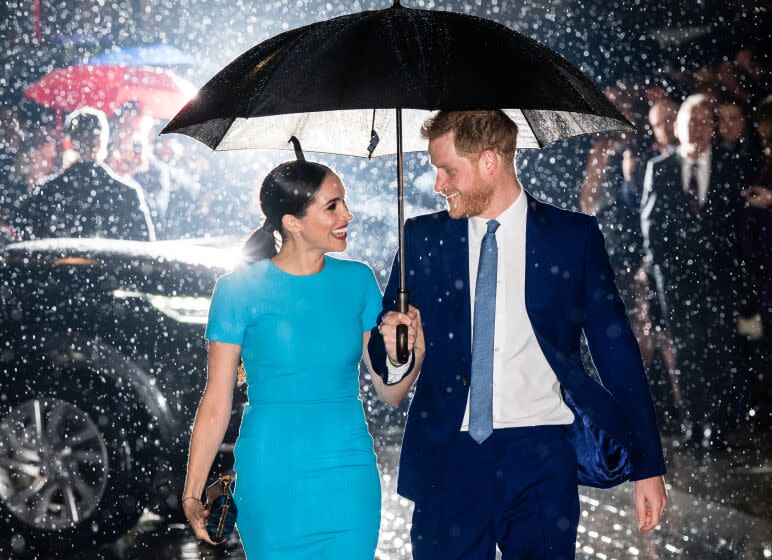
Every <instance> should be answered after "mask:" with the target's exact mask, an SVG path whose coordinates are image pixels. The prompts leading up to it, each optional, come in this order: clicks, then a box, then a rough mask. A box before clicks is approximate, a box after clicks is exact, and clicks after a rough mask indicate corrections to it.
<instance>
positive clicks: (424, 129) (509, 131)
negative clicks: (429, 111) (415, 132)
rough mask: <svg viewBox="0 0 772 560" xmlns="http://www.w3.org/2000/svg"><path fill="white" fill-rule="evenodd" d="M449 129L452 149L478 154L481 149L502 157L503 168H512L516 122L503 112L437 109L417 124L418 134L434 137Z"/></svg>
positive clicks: (471, 154) (428, 138) (461, 152)
mask: <svg viewBox="0 0 772 560" xmlns="http://www.w3.org/2000/svg"><path fill="white" fill-rule="evenodd" d="M450 131H453V133H454V135H455V138H454V144H455V147H456V151H457V152H458V153H459V154H460V155H462V156H464V157H469V156H475V157H478V156H479V155H480V154H481V153H482V152H483V151H484V150H493V151H494V152H496V153H498V154H501V156H503V159H504V162H505V164H506V165H507V168H509V169H514V167H515V150H516V149H517V132H518V131H517V125H516V124H515V123H514V122H512V119H510V118H509V117H508V116H507V115H506V114H505V113H504V111H501V110H499V109H496V110H493V111H440V112H439V113H437V114H436V115H434V116H433V117H431V118H429V119H427V120H426V122H425V123H424V124H423V125H422V126H421V136H423V137H424V138H425V139H427V140H430V141H431V140H434V139H435V138H437V137H439V136H442V135H443V134H445V133H447V132H450Z"/></svg>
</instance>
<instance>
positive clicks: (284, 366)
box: [206, 256, 381, 560]
mask: <svg viewBox="0 0 772 560" xmlns="http://www.w3.org/2000/svg"><path fill="white" fill-rule="evenodd" d="M380 310H381V293H380V290H379V288H378V284H377V283H376V281H375V276H374V275H373V272H372V270H370V268H369V267H368V266H367V265H365V264H363V263H360V262H356V261H345V260H340V259H335V258H332V257H329V256H328V257H325V260H324V267H323V268H322V270H321V271H320V272H318V273H316V274H311V275H307V276H297V275H293V274H289V273H287V272H284V271H283V270H281V269H280V268H278V267H277V266H276V265H275V264H273V262H271V261H270V260H262V261H258V262H256V263H254V264H251V265H249V266H245V267H243V268H240V269H238V270H236V271H234V272H232V273H230V274H227V275H225V276H223V277H221V278H220V279H219V280H218V281H217V285H216V286H215V289H214V295H213V296H212V304H211V308H210V310H209V322H208V324H207V329H206V338H207V339H208V340H215V341H219V342H228V343H231V344H240V345H241V347H242V348H241V351H242V358H243V360H244V367H245V369H246V373H247V387H248V388H247V394H248V396H249V403H248V404H247V405H246V408H245V410H244V416H243V418H242V420H241V429H240V431H239V437H238V440H237V441H236V446H235V450H234V453H235V457H236V463H235V470H236V474H237V479H236V492H235V500H236V504H237V506H238V521H237V527H238V530H239V534H240V535H241V540H242V543H243V545H244V551H245V552H246V555H247V559H248V560H269V559H281V560H292V559H295V558H297V559H300V558H303V559H307V558H314V559H317V560H323V559H330V560H333V559H334V560H346V559H351V560H365V559H367V560H371V559H372V558H373V556H374V555H375V547H376V544H377V542H378V528H379V524H380V505H381V488H380V480H379V478H378V470H377V467H376V464H375V454H374V453H373V440H372V438H371V437H370V434H369V433H368V431H367V425H366V424H365V417H364V411H363V409H362V402H361V401H360V400H359V361H360V358H361V356H362V334H363V333H365V332H367V331H369V330H370V329H371V328H372V327H373V326H374V325H375V320H376V317H377V316H378V313H379V312H380Z"/></svg>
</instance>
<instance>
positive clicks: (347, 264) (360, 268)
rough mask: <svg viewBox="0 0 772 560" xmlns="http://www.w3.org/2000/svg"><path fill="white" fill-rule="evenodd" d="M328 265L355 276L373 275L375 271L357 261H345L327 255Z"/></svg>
mask: <svg viewBox="0 0 772 560" xmlns="http://www.w3.org/2000/svg"><path fill="white" fill-rule="evenodd" d="M327 263H328V264H330V265H331V266H332V268H333V269H337V270H340V271H342V272H347V273H353V274H364V273H368V274H372V273H373V269H371V268H370V265H368V264H367V263H365V262H362V261H357V260H353V259H343V258H339V257H331V256H330V255H327Z"/></svg>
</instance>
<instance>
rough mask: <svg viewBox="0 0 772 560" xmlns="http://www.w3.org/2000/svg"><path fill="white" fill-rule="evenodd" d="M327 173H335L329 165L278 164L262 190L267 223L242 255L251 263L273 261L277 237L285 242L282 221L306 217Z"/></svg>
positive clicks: (308, 162)
mask: <svg viewBox="0 0 772 560" xmlns="http://www.w3.org/2000/svg"><path fill="white" fill-rule="evenodd" d="M328 173H332V170H331V169H330V168H329V167H327V166H326V165H322V164H321V163H314V162H312V161H302V160H298V161H288V162H286V163H282V164H279V165H278V166H276V167H275V168H274V169H273V170H272V171H271V172H270V173H269V174H268V176H267V177H266V178H265V180H264V181H263V185H262V187H261V188H260V208H261V209H262V211H263V215H265V221H264V222H263V225H262V226H260V227H259V228H258V229H256V230H255V231H253V232H252V233H250V234H249V236H248V237H247V238H246V240H245V241H244V246H243V250H242V252H243V254H244V259H245V260H246V261H247V262H248V263H253V262H255V261H259V260H262V259H270V258H271V257H273V256H274V255H275V254H276V253H277V244H276V236H275V233H276V232H278V233H279V234H280V235H281V236H282V239H283V238H284V235H285V232H284V231H283V230H282V223H281V219H282V218H283V217H284V215H286V214H289V215H290V216H295V217H297V218H302V217H303V216H305V215H306V211H307V210H308V207H309V205H310V204H311V201H312V200H313V199H314V197H315V196H316V193H317V192H319V187H321V186H322V181H324V178H325V177H326V176H327V174H328Z"/></svg>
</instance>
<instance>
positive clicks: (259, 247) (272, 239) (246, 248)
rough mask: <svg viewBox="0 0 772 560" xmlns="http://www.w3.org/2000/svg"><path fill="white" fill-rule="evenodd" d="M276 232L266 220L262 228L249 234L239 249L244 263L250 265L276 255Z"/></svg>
mask: <svg viewBox="0 0 772 560" xmlns="http://www.w3.org/2000/svg"><path fill="white" fill-rule="evenodd" d="M276 231H277V229H276V227H274V226H273V225H272V224H270V223H269V222H268V221H267V220H266V221H265V222H264V223H263V225H262V226H260V227H259V228H257V229H256V230H254V231H253V232H252V233H250V234H249V235H248V236H247V238H246V239H245V240H244V243H243V244H242V247H241V253H242V255H243V257H244V261H246V262H247V263H248V264H252V263H254V262H257V261H260V260H263V259H270V258H271V257H273V256H274V255H276V253H277V252H278V248H277V244H278V241H277V239H276Z"/></svg>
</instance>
